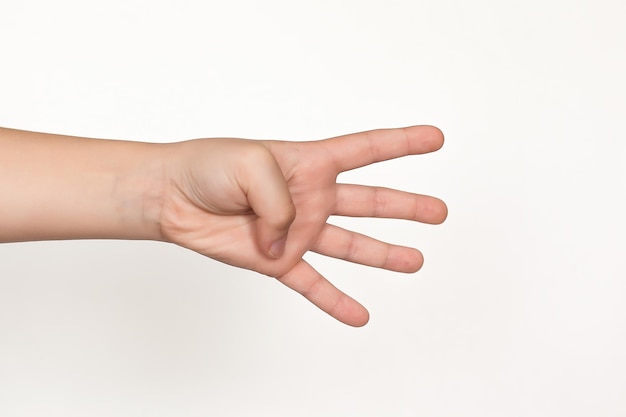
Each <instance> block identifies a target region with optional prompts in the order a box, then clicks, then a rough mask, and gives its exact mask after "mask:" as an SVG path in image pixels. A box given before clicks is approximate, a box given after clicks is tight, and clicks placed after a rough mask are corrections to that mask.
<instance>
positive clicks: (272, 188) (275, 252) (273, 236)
mask: <svg viewBox="0 0 626 417" xmlns="http://www.w3.org/2000/svg"><path fill="white" fill-rule="evenodd" d="M257 149H259V151H258V152H253V156H251V155H250V154H249V158H248V160H247V161H244V164H245V167H246V168H245V169H244V171H245V172H246V174H245V175H244V176H245V178H244V179H243V181H242V182H243V183H245V184H242V186H243V189H244V191H245V193H246V197H247V199H248V203H249V204H250V208H252V210H253V211H254V213H255V214H256V215H257V217H258V219H257V222H256V228H257V230H256V232H257V241H258V244H259V247H260V248H261V251H262V252H263V253H265V254H266V255H268V256H269V257H272V258H280V257H281V256H282V255H283V253H284V252H285V244H286V242H287V233H288V231H289V226H291V223H293V221H294V219H295V217H296V208H295V206H294V205H293V202H292V200H291V194H290V192H289V187H288V186H287V182H286V180H285V177H284V175H283V173H282V171H281V169H280V167H279V166H278V162H277V161H276V159H275V158H274V155H272V153H271V152H270V150H269V149H267V148H266V147H265V146H260V147H259V148H257Z"/></svg>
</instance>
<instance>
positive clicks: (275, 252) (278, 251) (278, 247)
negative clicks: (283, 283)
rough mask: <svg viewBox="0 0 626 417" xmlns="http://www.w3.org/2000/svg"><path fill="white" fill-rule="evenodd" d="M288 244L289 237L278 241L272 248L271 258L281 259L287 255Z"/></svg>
mask: <svg viewBox="0 0 626 417" xmlns="http://www.w3.org/2000/svg"><path fill="white" fill-rule="evenodd" d="M286 243H287V237H283V238H281V239H278V240H277V241H276V242H274V243H272V246H270V256H271V257H272V258H277V259H278V258H280V257H281V256H282V255H283V253H285V244H286Z"/></svg>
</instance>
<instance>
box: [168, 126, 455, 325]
mask: <svg viewBox="0 0 626 417" xmlns="http://www.w3.org/2000/svg"><path fill="white" fill-rule="evenodd" d="M441 139H442V137H441V134H440V132H439V131H438V130H436V129H433V128H430V127H415V128H412V129H404V130H400V129H397V130H382V131H372V132H365V133H361V134H356V135H348V136H345V137H341V138H335V139H329V140H326V141H317V142H301V143H298V142H280V141H262V142H256V143H262V144H263V145H265V146H266V147H267V148H268V149H269V150H270V152H271V154H272V155H273V156H274V158H275V160H276V162H277V163H278V166H279V167H280V170H281V171H282V174H283V176H284V179H285V180H286V183H287V187H288V189H289V193H290V195H291V199H292V202H293V205H294V206H295V208H296V217H295V219H294V221H293V223H292V224H291V226H290V228H289V234H288V239H287V244H286V251H285V254H284V255H283V256H282V257H281V258H280V259H272V258H269V257H268V256H267V255H266V253H265V252H264V251H263V250H261V248H260V247H259V245H258V242H257V235H256V230H255V224H256V221H257V216H256V214H255V213H253V212H251V210H250V205H249V204H248V203H247V201H246V196H245V194H243V193H241V191H239V192H237V190H235V193H234V194H233V190H231V189H229V190H225V189H222V190H215V189H211V190H206V188H212V185H211V186H208V185H205V186H204V188H205V192H206V194H207V195H209V194H210V195H211V196H212V197H210V198H208V199H204V198H202V199H200V201H198V199H197V198H195V197H194V196H191V198H189V195H190V194H193V193H187V196H183V197H182V198H179V199H178V203H172V204H169V205H166V206H165V207H164V211H165V214H164V216H165V217H168V216H171V218H172V219H174V220H172V221H170V222H167V223H168V224H173V223H176V225H175V227H172V228H171V229H170V230H166V231H164V233H165V234H166V235H168V238H169V239H170V240H171V241H173V242H174V243H177V244H179V245H181V246H185V247H188V248H190V249H192V250H195V251H197V252H199V253H202V254H204V255H207V256H209V257H211V258H214V259H217V260H220V261H222V262H225V263H228V264H231V265H234V266H238V267H242V268H246V269H251V270H254V271H257V272H260V273H263V274H266V275H269V276H272V277H276V278H277V279H278V280H280V281H281V282H283V283H284V284H285V285H287V286H289V287H290V288H292V289H294V290H296V291H298V292H299V293H301V294H303V295H304V296H305V297H307V298H308V299H309V300H311V301H312V302H313V303H314V304H316V305H317V306H318V307H320V308H321V309H322V310H324V311H326V312H328V313H329V314H331V315H332V316H334V317H336V318H338V319H339V320H341V321H343V322H346V323H348V324H352V325H362V324H365V323H366V322H367V320H368V315H367V311H366V310H365V309H364V308H363V307H362V306H361V305H360V304H358V303H357V302H356V301H354V300H353V299H351V298H350V297H348V296H347V295H345V294H344V293H342V292H340V291H339V290H338V289H336V288H335V287H334V286H332V284H330V283H329V282H328V281H327V280H326V279H325V278H323V277H322V276H321V275H320V274H319V273H317V271H315V270H314V269H313V268H312V267H311V266H310V265H309V264H308V263H306V262H305V261H304V260H302V256H303V255H304V254H305V253H306V252H307V251H314V252H318V253H320V254H323V255H327V256H332V257H336V258H340V259H345V260H347V261H351V262H356V263H361V264H365V265H370V266H374V267H380V268H385V269H390V270H394V271H401V272H413V271H416V270H418V269H419V268H420V266H421V264H422V257H421V254H420V253H419V252H418V251H417V250H415V249H412V248H406V247H401V246H396V245H390V244H387V243H383V242H380V241H377V240H374V239H372V238H369V237H367V236H363V235H360V234H357V233H354V232H350V231H347V230H344V229H341V228H338V227H336V226H332V225H330V224H327V219H328V217H329V216H330V215H344V216H368V217H390V218H405V219H410V220H418V221H422V222H427V223H439V222H441V221H443V219H444V218H445V215H446V209H445V205H444V204H443V203H442V202H441V201H440V200H438V199H434V198H431V197H425V196H419V195H415V194H409V193H404V192H400V191H395V190H389V189H381V188H374V187H364V186H356V185H346V184H337V183H336V178H337V175H338V174H339V173H340V172H342V171H345V170H347V169H352V168H355V167H358V166H362V165H366V164H369V163H372V162H377V161H380V160H384V159H390V158H395V157H398V156H404V155H408V154H412V153H424V152H429V151H432V150H436V149H438V148H439V147H440V146H441ZM213 188H214V187H213ZM215 196H219V197H221V198H215ZM185 197H187V198H185ZM165 208H169V210H170V212H171V213H175V214H168V211H167V210H165Z"/></svg>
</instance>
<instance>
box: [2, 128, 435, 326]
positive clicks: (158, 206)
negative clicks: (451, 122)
mask: <svg viewBox="0 0 626 417" xmlns="http://www.w3.org/2000/svg"><path fill="white" fill-rule="evenodd" d="M442 145H443V134H442V133H441V131H440V130H439V129H437V128H435V127H432V126H413V127H408V128H403V129H384V130H374V131H368V132H362V133H356V134H351V135H346V136H340V137H336V138H331V139H326V140H320V141H311V142H288V141H260V140H245V139H229V138H216V139H197V140H190V141H184V142H177V143H169V144H154V143H145V142H130V141H115V140H101V139H87V138H77V137H69V136H61V135H50V134H43V133H34V132H26V131H19V130H12V129H1V128H0V149H1V150H2V152H0V196H4V197H3V198H1V199H0V242H16V241H28V240H31V241H32V240H50V239H92V238H111V239H149V240H160V241H166V242H171V243H174V244H177V245H180V246H183V247H186V248H188V249H191V250H194V251H196V252H198V253H200V254H202V255H205V256H208V257H211V258H213V259H216V260H218V261H221V262H224V263H227V264H230V265H233V266H237V267H241V268H246V269H250V270H254V271H257V272H259V273H262V274H265V275H268V276H270V277H274V278H276V279H277V280H279V281H280V282H282V283H283V284H285V285H286V286H288V287H289V288H292V289H293V290H295V291H297V292H298V293H300V294H302V295H303V296H304V297H306V298H307V299H308V300H310V301H311V302H312V303H313V304H315V305H316V306H318V307H319V308H320V309H322V310H323V311H325V312H327V313H328V314H330V315H331V316H333V317H334V318H336V319H338V320H340V321H342V322H344V323H346V324H349V325H352V326H362V325H364V324H366V323H367V321H368V319H369V314H368V312H367V310H366V309H365V308H364V307H363V306H362V305H361V304H359V303H358V302H356V301H355V300H353V299H352V298H351V297H349V296H348V295H346V294H344V293H343V292H341V291H340V290H338V289H337V288H336V287H334V286H333V285H332V284H331V283H330V282H329V281H328V280H326V279H325V278H324V277H323V276H322V275H320V274H319V273H318V272H317V271H316V270H315V269H314V268H313V267H312V266H311V265H309V264H308V263H307V262H306V261H304V260H303V259H302V256H303V255H304V254H305V253H306V252H307V251H313V252H317V253H319V254H322V255H326V256H331V257H334V258H339V259H343V260H346V261H349V262H355V263H359V264H363V265H368V266H372V267H377V268H384V269H388V270H392V271H398V272H406V273H410V272H415V271H417V270H419V269H420V267H421V266H422V263H423V257H422V254H421V253H420V252H419V251H418V250H417V249H414V248H408V247H403V246H398V245H393V244H389V243H385V242H381V241H378V240H375V239H373V238H371V237H368V236H365V235H362V234H358V233H356V232H352V231H348V230H344V229H342V228H339V227H337V226H333V225H331V224H328V223H327V220H328V217H329V216H331V215H338V216H353V217H384V218H397V219H406V220H412V221H418V222H422V223H430V224H438V223H441V222H443V221H444V220H445V218H446V216H447V208H446V205H445V204H444V203H443V202H442V201H441V200H439V199H437V198H434V197H429V196H423V195H419V194H412V193H407V192H403V191H398V190H393V189H388V188H381V187H369V186H362V185H351V184H338V183H337V176H338V175H339V174H340V173H341V172H344V171H347V170H351V169H355V168H358V167H362V166H365V165H369V164H372V163H376V162H379V161H384V160H389V159H393V158H398V157H403V156H407V155H416V154H424V153H428V152H433V151H436V150H438V149H439V148H440V147H441V146H442Z"/></svg>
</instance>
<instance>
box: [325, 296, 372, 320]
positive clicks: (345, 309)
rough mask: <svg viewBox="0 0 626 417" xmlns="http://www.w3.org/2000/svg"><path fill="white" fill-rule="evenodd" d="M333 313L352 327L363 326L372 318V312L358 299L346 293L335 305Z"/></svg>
mask: <svg viewBox="0 0 626 417" xmlns="http://www.w3.org/2000/svg"><path fill="white" fill-rule="evenodd" d="M331 315H332V316H333V317H334V318H336V319H337V320H339V321H340V322H342V323H344V324H347V325H348V326H352V327H363V326H365V325H366V324H367V323H368V322H369V320H370V313H369V311H367V309H366V308H365V307H363V306H362V305H361V304H360V303H359V302H358V301H356V300H354V299H353V298H352V297H350V296H347V295H344V296H343V297H342V298H341V299H340V300H339V301H338V302H337V304H336V305H335V308H334V309H333V311H332V312H331Z"/></svg>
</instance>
